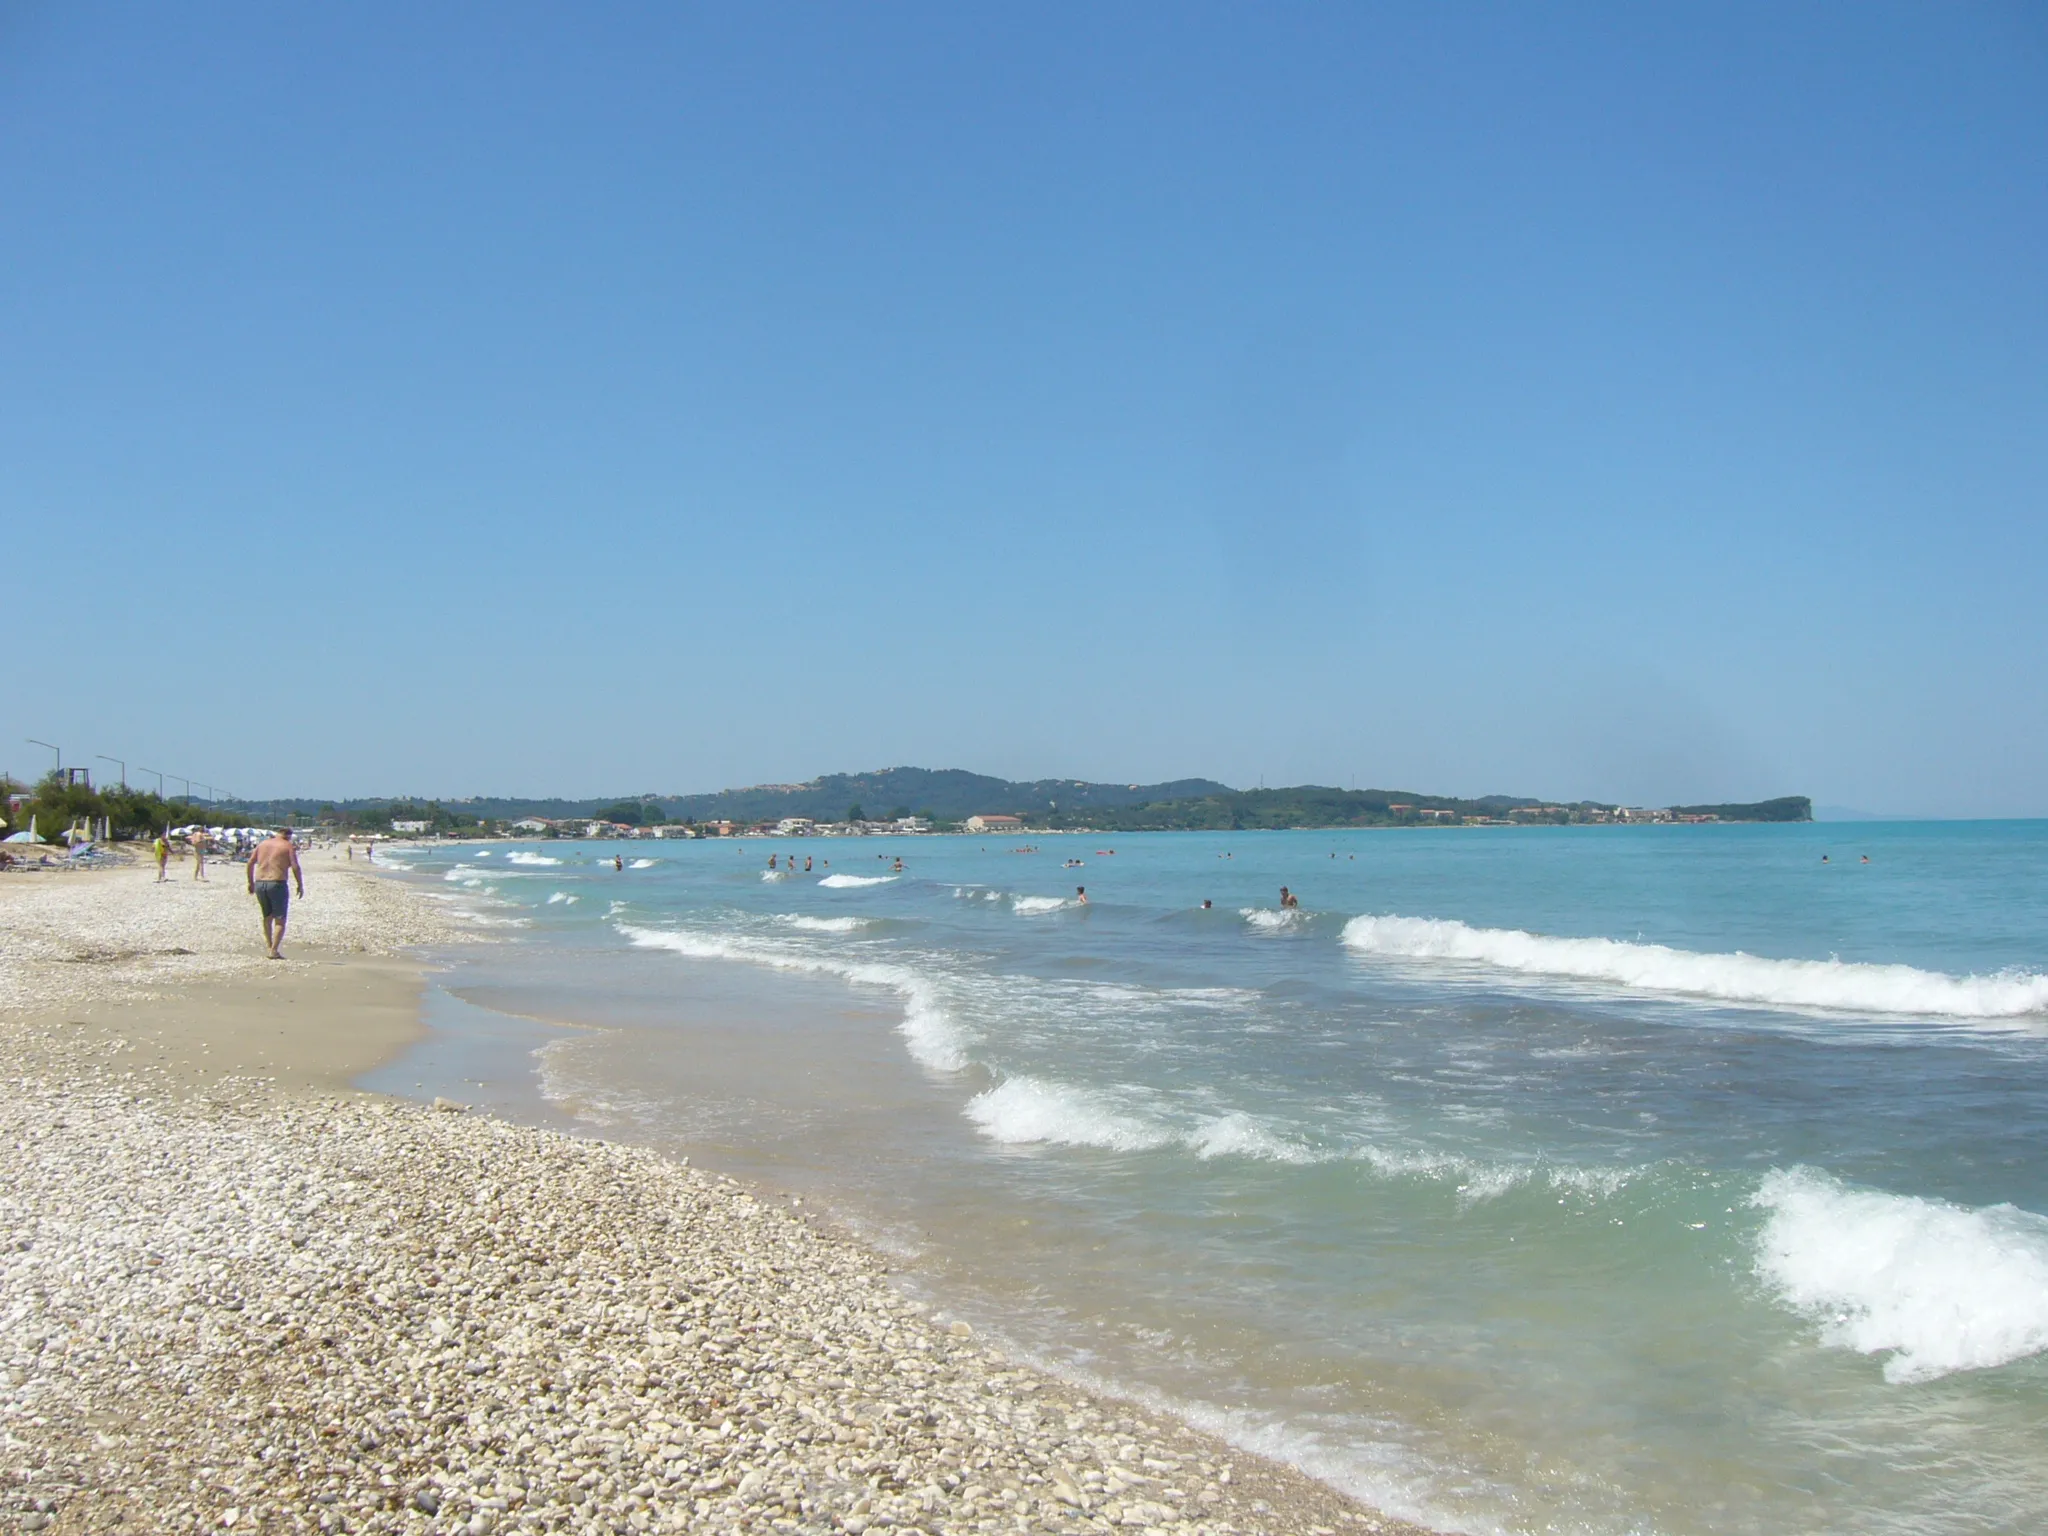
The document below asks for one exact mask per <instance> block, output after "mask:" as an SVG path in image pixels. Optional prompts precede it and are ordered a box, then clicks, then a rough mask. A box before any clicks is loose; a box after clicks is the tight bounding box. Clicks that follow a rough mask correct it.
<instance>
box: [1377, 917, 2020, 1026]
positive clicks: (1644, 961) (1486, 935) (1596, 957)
mask: <svg viewBox="0 0 2048 1536" xmlns="http://www.w3.org/2000/svg"><path fill="white" fill-rule="evenodd" d="M1344 942H1345V943H1346V944H1348V945H1350V946H1351V948H1353V949H1355V950H1358V951H1360V952H1361V953H1364V954H1372V955H1392V956H1399V957H1405V958H1410V959H1421V960H1461V961H1470V962H1474V963H1477V964H1482V965H1491V966H1498V967H1500V968H1501V969H1504V970H1510V971H1519V972H1521V973H1523V974H1524V975H1532V976H1555V977H1568V978H1573V979H1577V980H1583V981H1597V982H1609V983H1614V984H1617V985H1620V986H1626V987H1638V988H1642V989H1644V990H1646V991H1655V992H1675V993H1683V994H1690V995H1693V996H1697V997H1709V998H1715V999H1717V1000H1720V1001H1723V1002H1732V1003H1760V1004H1764V1005H1766V1006H1775V1007H1784V1008H1827V1009H1839V1010H1845V1011H1849V1012H1855V1013H1895V1014H1932V1015H1937V1016H1941V1017H1947V1018H1958V1019H2001V1018H2016V1017H2019V1016H2022V1015H2025V1014H2034V1013H2043V1012H2048V976H2041V975H2033V974H2022V973H2018V972H2001V973H1999V974H1997V975H1989V976H1950V975H1947V974H1945V973H1943V972H1940V971H1922V970H1916V969H1915V968H1914V967H1912V966H1910V965H1871V964H1864V963H1858V962H1849V961H1842V960H1768V959H1763V958H1760V957H1758V956H1756V955H1746V954H1743V953H1741V952H1740V951H1737V952H1735V953H1733V954H1701V953H1697V952H1695V951H1692V950H1685V949H1672V948H1670V947H1668V946H1666V945H1663V944H1629V943H1623V942H1621V941H1619V940H1615V939H1560V938H1551V937H1548V936H1546V935H1544V934H1539V933H1524V932H1523V931H1521V930H1520V929H1515V928H1474V927H1471V926H1469V925H1467V924H1465V923H1461V922H1458V921H1456V920H1455V919H1448V918H1426V917H1371V916H1367V917H1355V918H1353V919H1352V920H1351V921H1350V922H1348V923H1346V924H1345V925H1344Z"/></svg>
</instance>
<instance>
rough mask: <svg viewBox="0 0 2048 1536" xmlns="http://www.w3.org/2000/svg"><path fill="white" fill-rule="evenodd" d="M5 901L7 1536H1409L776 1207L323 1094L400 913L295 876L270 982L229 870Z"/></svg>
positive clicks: (461, 938)
mask: <svg viewBox="0 0 2048 1536" xmlns="http://www.w3.org/2000/svg"><path fill="white" fill-rule="evenodd" d="M337 875H339V876H343V877H344V878H342V879H336V878H334V877H335V876H337ZM124 878H125V879H126V881H127V883H128V884H129V885H130V886H132V887H135V889H131V890H128V891H125V892H123V891H121V890H120V882H122V881H123V880H124ZM43 880H44V877H41V876H36V877H30V879H27V880H22V881H20V882H18V883H17V882H15V881H13V880H9V881H7V882H5V883H0V936H4V937H6V938H7V939H8V941H9V942H8V945H7V953H8V960H7V962H6V964H5V967H4V971H0V1000H4V1003H5V1004H6V1006H5V1007H4V1008H0V1070H4V1071H5V1072H6V1073H7V1074H8V1075H9V1076H11V1077H13V1078H15V1079H16V1080H17V1082H18V1085H19V1086H18V1088H17V1091H16V1092H15V1094H14V1095H13V1096H12V1099H11V1101H10V1102H8V1103H6V1104H5V1106H4V1107H0V1137H5V1138H8V1139H11V1140H12V1141H13V1142H14V1144H15V1145H17V1146H20V1147H22V1148H25V1149H27V1148H33V1153H32V1155H29V1156H25V1157H23V1159H22V1160H21V1167H20V1170H19V1173H18V1175H17V1177H16V1178H15V1179H14V1180H13V1181H12V1182H11V1184H10V1186H9V1188H8V1189H6V1190H5V1191H4V1192H0V1371H4V1374H0V1511H5V1512H7V1513H9V1514H11V1515H14V1516H17V1517H18V1519H19V1521H20V1524H21V1527H22V1528H23V1529H32V1530H44V1529H47V1530H54V1531H83V1530H88V1529H103V1528H106V1527H107V1526H108V1525H109V1524H110V1523H111V1522H113V1521H115V1520H117V1519H119V1518H123V1517H125V1518H126V1519H127V1520H128V1521H130V1522H131V1523H130V1524H129V1525H128V1527H127V1528H128V1529H137V1528H158V1529H170V1530H190V1531H216V1530H221V1531H233V1532H235V1533H237V1536H239V1533H240V1532H241V1531H244V1530H250V1529H265V1530H267V1529H275V1530H306V1531H312V1530H320V1531H336V1530H349V1531H354V1530H376V1531H401V1530H403V1531H415V1530H417V1531H425V1530H429V1529H433V1530H448V1531H453V1530H466V1531H469V1532H471V1533H473V1536H481V1533H482V1532H484V1531H488V1530H492V1529H501V1530H511V1529H533V1530H577V1531H597V1530H604V1531H629V1530H630V1531H652V1530H720V1531H725V1530H734V1531H737V1530H761V1531H767V1530H770V1529H779V1530H802V1531H811V1530H817V1531H827V1530H846V1531H853V1532H860V1531H865V1530H868V1529H871V1528H887V1527H893V1528H895V1529H899V1530H926V1531H933V1532H939V1531H969V1530H974V1531H980V1530H1020V1531H1040V1530H1044V1531H1071V1532H1082V1531H1104V1530H1109V1529H1111V1528H1113V1527H1122V1528H1136V1529H1144V1530H1170V1531H1185V1532H1205V1531H1206V1532H1216V1533H1238V1532H1244V1533H1251V1532H1257V1533H1268V1532H1270V1533H1274V1536H1278V1533H1283V1532H1317V1531H1335V1530H1338V1529H1351V1530H1366V1531H1374V1532H1409V1531H1414V1530H1416V1529H1417V1528H1415V1527H1412V1526H1408V1525H1404V1524H1403V1523H1401V1522H1400V1521H1398V1520H1395V1519H1394V1518H1392V1517H1389V1516H1385V1515H1381V1514H1379V1513H1377V1512H1376V1511H1373V1510H1370V1509H1368V1508H1366V1507H1364V1506H1362V1505H1358V1504H1356V1503H1354V1502H1353V1501H1351V1500H1350V1499H1348V1498H1346V1497H1345V1496H1344V1495H1342V1494H1339V1493H1337V1492H1336V1491H1335V1490H1333V1489H1331V1488H1329V1487H1328V1486H1327V1485H1325V1484H1322V1483H1320V1482H1317V1481H1316V1480H1314V1479H1313V1478H1311V1477H1309V1476H1308V1475H1307V1474H1305V1473H1303V1472H1300V1471H1299V1470H1297V1469H1295V1468H1293V1467H1289V1466H1285V1465H1283V1464H1279V1463H1274V1462H1268V1461H1265V1460H1263V1459H1262V1458H1259V1457H1257V1456H1255V1455H1253V1454H1251V1453H1247V1452H1245V1451H1242V1450H1239V1449H1237V1448H1236V1447H1233V1446H1229V1445H1227V1444H1225V1443H1224V1442H1222V1441H1220V1440H1217V1439H1215V1438H1213V1437H1211V1436H1209V1435H1207V1434H1205V1433H1203V1432H1201V1431H1198V1430H1195V1429H1193V1428H1192V1427H1190V1426H1187V1425H1185V1424H1181V1423H1179V1422H1178V1421H1175V1420H1172V1419H1171V1418H1169V1417H1167V1416H1165V1415H1162V1414H1160V1413H1157V1412H1154V1411H1152V1410H1149V1409H1146V1408H1143V1407H1141V1406H1138V1405H1135V1404H1132V1403H1129V1402H1125V1401H1122V1400H1120V1399H1116V1398H1113V1397H1109V1396H1103V1395H1098V1394H1095V1393H1092V1392H1088V1391H1085V1390H1082V1389H1080V1388H1077V1387H1075V1386H1073V1385H1071V1384H1069V1383H1067V1382H1065V1381H1062V1380H1061V1379H1059V1378H1057V1377H1055V1376H1051V1375H1049V1374H1046V1373H1044V1372H1041V1371H1039V1370H1036V1369H1034V1368H1031V1367H1028V1366H1022V1365H1019V1364H1018V1363H1017V1362H1015V1361H1014V1360H1012V1359H1008V1358H1006V1357H1004V1356H1003V1355H1002V1354H1000V1353H999V1352H997V1351H995V1350H993V1349H990V1348H988V1347H987V1346H985V1345H983V1344H981V1343H979V1342H977V1341H976V1340H975V1338H974V1335H973V1334H972V1331H971V1329H969V1328H968V1325H966V1324H965V1323H948V1322H946V1320H945V1319H943V1318H942V1317H938V1316H934V1315H933V1314H931V1313H930V1312H929V1311H928V1309H927V1308H926V1307H925V1306H924V1305H923V1304H922V1303H919V1302H916V1301H913V1300H910V1299H908V1298H906V1297H904V1296H903V1295H901V1294H900V1293H899V1292H898V1291H897V1290H896V1289H895V1288H894V1287H893V1286H892V1285H891V1284H890V1282H889V1280H888V1278H887V1276H888V1274H889V1271H890V1268H891V1266H890V1264H889V1262H888V1261H887V1260H886V1259H885V1258H884V1257H882V1256H880V1255H878V1254H876V1253H875V1252H873V1251H872V1250H870V1249H868V1248H866V1247H863V1246H861V1245H860V1244H858V1243H856V1242H853V1241H850V1240H848V1239H847V1238H846V1237H844V1236H843V1235H841V1234H839V1233H838V1232H837V1231H835V1230H833V1229H831V1228H830V1227H828V1226H827V1225H826V1224H824V1223H821V1222H818V1221H816V1220H815V1219H814V1218H812V1217H811V1216H809V1215H808V1214H806V1213H805V1212H803V1211H802V1210H801V1209H800V1208H798V1206H797V1203H795V1202H789V1203H785V1202H783V1201H781V1200H778V1199H775V1198H773V1197H769V1198H762V1197H759V1196H757V1194H756V1193H753V1192H749V1191H748V1190H746V1189H745V1188H743V1187H742V1186H740V1185H739V1184H737V1183H735V1182H734V1181H732V1180H731V1179H727V1178H723V1177H721V1176H718V1175H714V1174H710V1173H707V1172H705V1171H703V1170H699V1169H692V1168H689V1167H688V1166H686V1165H685V1164H682V1163H677V1162H671V1161H668V1160H666V1159H664V1158H662V1157H661V1156H659V1155H658V1154H656V1153H653V1152H650V1151H647V1150H644V1149H640V1148H634V1147H625V1146H617V1145H613V1144H609V1143H606V1142H602V1141H597V1140H590V1139H584V1138H580V1137H571V1136H566V1135H562V1134H560V1133H556V1132H552V1131H547V1130H541V1129H535V1128H531V1127H525V1126H519V1125H515V1124H512V1123H510V1122H507V1121H502V1120H496V1119H490V1118H486V1117H483V1116H477V1115H470V1114H455V1113H442V1112H437V1111H436V1110H435V1109H434V1108H432V1107H428V1106H422V1105H417V1104H413V1103H410V1102H408V1101H404V1100H393V1099H386V1098H383V1097H380V1096H377V1095H372V1094H370V1093H367V1092H364V1091H362V1090H359V1089H356V1088H354V1087H353V1086H352V1084H353V1080H354V1079H355V1077H357V1076H359V1075H360V1074H361V1073H363V1072H365V1071H368V1070H369V1069H370V1068H371V1067H374V1066H375V1065H377V1064H378V1062H379V1061H380V1060H389V1059H390V1058H392V1057H393V1056H395V1055H396V1054H397V1053H398V1052H399V1051H402V1050H403V1049H404V1047H405V1046H406V1045H407V1044H409V1043H410V1042H411V1041H412V1040H413V1039H416V1038H418V1036H419V1033H420V1030H421V1025H420V1022H419V1017H418V999H419V996H420V992H421V988H422V986H423V977H424V964H423V962H421V961H419V960H418V959H415V958H408V957H407V956H406V955H405V954H403V953H402V952H401V951H402V950H403V948H404V947H405V946H407V945H418V944H423V943H461V942H472V941H474V939H475V937H476V936H475V935H474V934H473V933H471V932H467V931H464V930H462V929H460V928H459V926H458V925H456V924H454V923H452V922H451V921H449V920H448V918H447V916H446V915H445V914H442V913H440V912H438V911H436V910H435V908H434V904H433V903H431V902H430V901H428V900H427V899H426V898H424V897H423V896H421V895H420V894H419V893H418V892H417V891H416V890H414V889H412V888H410V887H407V886H406V885H405V884H404V883H403V882H398V881H390V880H384V879H380V878H378V877H377V876H375V875H374V874H372V873H370V872H369V871H354V870H348V869H347V868H346V866H330V865H328V864H327V863H326V862H325V861H316V862H315V863H313V864H312V865H311V866H310V867H309V869H308V881H309V887H310V892H311V894H310V898H309V900H308V901H306V902H305V903H303V904H297V903H295V905H294V911H293V920H294V930H293V938H292V939H291V940H289V941H288V942H287V946H286V948H287V954H288V955H289V956H291V958H290V959H289V960H288V961H287V962H286V963H285V965H284V966H282V967H274V966H273V967H266V966H265V965H264V964H263V963H262V962H261V961H259V960H247V961H245V960H243V959H242V958H241V957H240V956H239V955H238V954H237V953H236V952H235V947H236V946H237V945H238V944H241V945H246V948H247V951H248V952H249V954H250V955H254V954H255V953H256V950H257V944H256V936H255V926H256V925H255V920H254V916H253V913H252V912H249V911H247V910H246V903H245V902H244V901H243V900H242V899H241V896H242V893H241V890H240V876H239V871H237V870H236V869H235V868H234V867H233V866H226V867H225V868H224V869H223V870H222V872H221V877H220V882H219V883H220V884H222V885H226V886H228V887H229V889H228V890H226V891H213V892H208V893H206V894H205V895H204V896H200V895H197V894H195V893H192V892H187V893H185V894H183V895H182V896H166V895H165V894H164V890H163V888H162V887H157V886H156V885H155V884H154V881H153V878H151V877H150V875H149V872H147V871H146V870H141V871H138V870H109V871H101V872H94V873H91V874H85V873H66V874H64V875H62V876H52V877H49V879H48V881H47V882H46V883H37V884H34V885H33V886H32V885H31V881H35V882H43ZM159 896H161V897H163V900H161V901H160V902H159V903H158V906H157V907H156V908H155V909H153V910H151V909H148V908H147V906H146V904H147V903H148V902H150V901H152V900H154V899H155V898H157V897H159ZM323 898H326V901H325V905H326V911H325V912H324V913H322V906H323ZM334 898H340V899H334ZM24 902H26V903H27V904H28V906H30V907H34V908H37V909H39V910H37V911H35V912H33V913H31V914H29V915H28V918H27V919H26V920H25V919H24V913H23V910H22V907H23V903H24ZM316 913H321V915H320V916H319V917H317V918H316V916H315V914H316ZM138 914H140V916H141V917H145V918H148V919H150V920H149V921H139V920H138ZM172 915H175V916H176V917H177V919H178V920H177V921H171V920H169V918H170V917H171V916H172ZM302 921H303V923H304V929H303V930H302V929H301V927H300V924H301V922H302ZM181 924H182V925H181ZM67 925H68V926H67ZM242 927H246V929H247V930H248V931H247V932H246V934H243V933H241V928H242ZM302 931H303V932H305V933H306V934H307V937H305V938H304V939H303V941H302V940H301V938H300V934H301V932H302ZM138 935H139V936H140V937H138ZM238 935H239V937H238ZM66 944H69V945H70V946H71V950H70V953H68V954H67V953H65V952H64V946H65V945H66ZM252 973H253V974H252ZM24 1002H27V1003H29V1004H30V1006H27V1007H24V1006H22V1004H23V1003H24ZM284 1009H288V1010H289V1011H290V1012H289V1018H290V1019H291V1020H292V1021H293V1026H295V1029H294V1027H283V1028H281V1027H280V1025H279V1023H278V1015H279V1011H280V1010H284ZM195 1489H196V1490H197V1491H195ZM138 1520H139V1521H140V1524H139V1525H138V1524H136V1523H134V1522H137V1521H138Z"/></svg>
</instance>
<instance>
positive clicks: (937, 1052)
mask: <svg viewBox="0 0 2048 1536" xmlns="http://www.w3.org/2000/svg"><path fill="white" fill-rule="evenodd" d="M618 928H619V932H620V933H622V934H624V935H625V936H626V938H627V939H629V940H630V941H632V942H633V943H634V944H637V945H639V946H641V947H642V948H644V949H666V950H670V951H672V952H674V953H676V954H679V955H688V956H690V957H692V958H694V959H701V960H743V961H746V962H748V963H749V964H752V965H765V966H768V967H770V968H772V969H775V970H780V971H795V972H799V973H802V974H805V975H812V976H838V977H840V978H842V979H844V980H846V981H852V982H858V983H860V984H861V985H863V986H871V987H886V988H888V989H889V990H890V991H893V992H895V993H896V994H897V995H898V996H899V997H901V998H902V999H903V1019H902V1022H901V1023H899V1024H898V1025H897V1026H896V1027H897V1032H898V1033H899V1034H901V1035H902V1036H903V1039H904V1042H905V1043H906V1044H907V1045H908V1046H909V1047H910V1054H911V1055H912V1056H913V1057H915V1058H916V1059H917V1061H918V1062H919V1063H920V1064H922V1065H924V1066H926V1067H930V1068H932V1069H933V1070H934V1071H939V1072H958V1071H960V1070H961V1069H962V1068H964V1067H966V1066H967V1065H968V1064H969V1060H970V1058H969V1056H968V1052H967V1038H966V1035H965V1033H964V1032H963V1031H962V1030H961V1028H960V1027H959V1025H958V1024H956V1023H955V1022H954V1020H953V1019H952V1017H951V1016H950V1015H948V1013H947V1012H946V1010H945V1008H944V1006H943V1004H942V1003H941V1001H940V998H939V991H938V988H937V986H936V985H934V984H933V982H932V979H931V978H930V977H928V976H924V975H921V974H920V973H918V972H917V971H914V970H912V969H911V968H910V967H909V966H905V965H890V964H885V963H881V962H875V961H858V960H837V959H833V958H830V957H828V956H825V955H819V954H804V953H799V952H797V951H795V950H792V949H788V948H786V947H784V946H781V945H776V944H769V943H763V942H761V941H759V940H755V939H745V938H738V937H729V936H720V937H712V936H710V935H708V934H696V933H685V932H682V931H680V930H678V929H673V928H640V927H635V926H634V925H632V924H629V923H621V924H619V925H618Z"/></svg>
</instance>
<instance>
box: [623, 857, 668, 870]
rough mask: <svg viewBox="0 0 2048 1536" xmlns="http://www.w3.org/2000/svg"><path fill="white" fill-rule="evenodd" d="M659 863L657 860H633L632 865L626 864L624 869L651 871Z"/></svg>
mask: <svg viewBox="0 0 2048 1536" xmlns="http://www.w3.org/2000/svg"><path fill="white" fill-rule="evenodd" d="M660 862H661V860H659V859H635V860H633V862H632V863H630V864H628V865H627V866H626V868H628V869H652V868H654V866H655V865H657V864H659V863H660Z"/></svg>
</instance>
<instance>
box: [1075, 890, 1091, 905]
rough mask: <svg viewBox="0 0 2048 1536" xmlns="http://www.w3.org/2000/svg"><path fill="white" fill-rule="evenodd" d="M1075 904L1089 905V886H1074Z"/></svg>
mask: <svg viewBox="0 0 2048 1536" xmlns="http://www.w3.org/2000/svg"><path fill="white" fill-rule="evenodd" d="M1074 904H1075V905H1076V906H1080V907H1085V906H1087V905H1088V887H1087V886H1085V885H1077V886H1075V887H1074Z"/></svg>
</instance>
